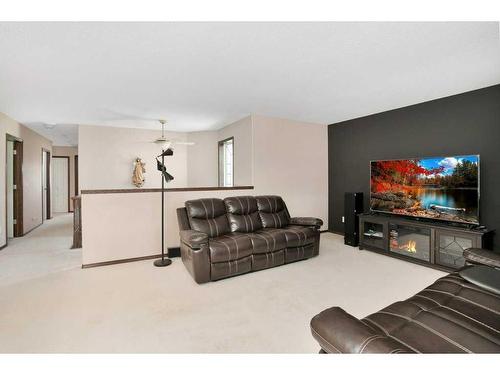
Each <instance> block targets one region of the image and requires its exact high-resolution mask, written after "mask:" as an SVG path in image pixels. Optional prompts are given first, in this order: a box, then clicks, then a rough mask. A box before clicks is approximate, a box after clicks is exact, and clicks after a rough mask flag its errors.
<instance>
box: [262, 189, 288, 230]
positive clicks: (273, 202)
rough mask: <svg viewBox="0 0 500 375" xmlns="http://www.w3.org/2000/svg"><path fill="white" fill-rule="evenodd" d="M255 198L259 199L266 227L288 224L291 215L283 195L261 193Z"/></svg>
mask: <svg viewBox="0 0 500 375" xmlns="http://www.w3.org/2000/svg"><path fill="white" fill-rule="evenodd" d="M255 199H256V200H257V207H258V209H259V216H260V220H261V221H262V226H263V227H264V228H283V227H286V226H287V225H288V222H289V219H290V216H289V214H288V210H287V208H286V205H285V202H283V199H281V197H278V196H277V195H260V196H258V197H255Z"/></svg>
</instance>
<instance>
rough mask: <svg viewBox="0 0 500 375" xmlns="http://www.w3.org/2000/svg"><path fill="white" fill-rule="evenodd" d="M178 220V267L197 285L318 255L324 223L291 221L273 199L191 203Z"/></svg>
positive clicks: (179, 211) (180, 211)
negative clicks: (183, 266) (184, 269)
mask: <svg viewBox="0 0 500 375" xmlns="http://www.w3.org/2000/svg"><path fill="white" fill-rule="evenodd" d="M177 219H178V222H179V229H180V240H181V241H180V242H181V257H182V261H183V263H184V265H185V266H186V268H187V269H188V271H189V273H190V274H191V276H193V278H194V280H195V281H196V282H197V283H205V282H208V281H215V280H219V279H223V278H226V277H230V276H235V275H239V274H243V273H247V272H251V271H258V270H262V269H266V268H270V267H275V266H280V265H282V264H285V263H290V262H295V261H298V260H302V259H307V258H311V257H313V256H315V255H318V254H319V238H320V231H319V229H320V227H321V225H323V221H322V220H321V219H317V218H311V217H295V218H292V217H290V214H289V212H288V209H287V207H286V205H285V202H284V201H283V199H281V197H278V196H274V195H266V196H257V197H252V196H239V197H229V198H225V199H224V200H222V199H217V198H208V199H196V200H190V201H187V202H186V203H185V207H182V208H178V209H177Z"/></svg>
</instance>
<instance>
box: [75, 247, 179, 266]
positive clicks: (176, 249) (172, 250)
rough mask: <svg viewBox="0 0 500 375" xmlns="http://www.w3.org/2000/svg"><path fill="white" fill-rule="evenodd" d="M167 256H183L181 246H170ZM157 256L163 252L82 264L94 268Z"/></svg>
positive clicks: (155, 257)
mask: <svg viewBox="0 0 500 375" xmlns="http://www.w3.org/2000/svg"><path fill="white" fill-rule="evenodd" d="M167 256H168V257H169V258H178V257H180V256H181V254H180V248H179V247H169V248H168V253H167ZM157 258H161V254H155V255H146V256H143V257H136V258H125V259H117V260H109V261H106V262H97V263H87V264H82V268H94V267H102V266H112V265H114V264H120V263H130V262H140V261H141V260H151V259H157Z"/></svg>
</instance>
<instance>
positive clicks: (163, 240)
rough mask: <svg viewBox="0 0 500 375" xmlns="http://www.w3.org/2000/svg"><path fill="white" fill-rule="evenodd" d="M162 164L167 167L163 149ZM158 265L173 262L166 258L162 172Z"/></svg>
mask: <svg viewBox="0 0 500 375" xmlns="http://www.w3.org/2000/svg"><path fill="white" fill-rule="evenodd" d="M161 165H162V166H163V168H165V150H163V148H162V150H161ZM153 264H154V265H155V266H156V267H166V266H168V265H170V264H172V260H171V259H169V258H165V179H164V176H163V172H162V174H161V259H157V260H155V261H154V263H153Z"/></svg>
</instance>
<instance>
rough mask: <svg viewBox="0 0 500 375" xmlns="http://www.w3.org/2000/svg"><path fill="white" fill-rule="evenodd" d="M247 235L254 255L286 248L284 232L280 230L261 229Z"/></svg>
mask: <svg viewBox="0 0 500 375" xmlns="http://www.w3.org/2000/svg"><path fill="white" fill-rule="evenodd" d="M248 235H249V236H250V239H251V240H252V246H253V253H254V254H263V253H270V252H273V251H277V250H282V249H284V248H285V247H286V238H285V231H284V230H282V229H273V228H269V229H263V230H259V231H257V232H255V233H249V234H248Z"/></svg>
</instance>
